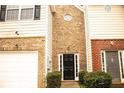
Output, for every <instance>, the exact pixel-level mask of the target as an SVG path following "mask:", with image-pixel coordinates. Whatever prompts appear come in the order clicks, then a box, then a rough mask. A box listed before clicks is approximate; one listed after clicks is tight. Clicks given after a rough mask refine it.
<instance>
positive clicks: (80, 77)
mask: <svg viewBox="0 0 124 93" xmlns="http://www.w3.org/2000/svg"><path fill="white" fill-rule="evenodd" d="M86 73H87V72H86V71H80V72H79V83H80V84H83V83H84V76H85V74H86Z"/></svg>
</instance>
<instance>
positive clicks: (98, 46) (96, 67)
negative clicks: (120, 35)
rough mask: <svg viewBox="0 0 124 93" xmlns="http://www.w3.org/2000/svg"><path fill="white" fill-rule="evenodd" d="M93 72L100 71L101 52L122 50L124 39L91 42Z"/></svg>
mask: <svg viewBox="0 0 124 93" xmlns="http://www.w3.org/2000/svg"><path fill="white" fill-rule="evenodd" d="M91 46H92V65H93V71H101V55H100V51H101V50H107V51H108V50H109V51H117V50H124V39H118V40H116V39H115V40H114V39H112V40H111V39H109V40H91Z"/></svg>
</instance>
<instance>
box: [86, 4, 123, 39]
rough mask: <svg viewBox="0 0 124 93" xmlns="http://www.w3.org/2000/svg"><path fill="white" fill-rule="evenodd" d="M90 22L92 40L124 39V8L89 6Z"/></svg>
mask: <svg viewBox="0 0 124 93" xmlns="http://www.w3.org/2000/svg"><path fill="white" fill-rule="evenodd" d="M88 22H89V23H88V24H89V31H90V37H91V39H124V6H119V5H117V6H115V5H114V6H111V12H106V11H105V6H104V5H102V6H99V5H97V6H88Z"/></svg>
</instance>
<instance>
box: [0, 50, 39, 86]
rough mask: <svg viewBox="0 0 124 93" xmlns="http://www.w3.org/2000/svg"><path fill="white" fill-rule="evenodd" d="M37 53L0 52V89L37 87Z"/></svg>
mask: <svg viewBox="0 0 124 93" xmlns="http://www.w3.org/2000/svg"><path fill="white" fill-rule="evenodd" d="M37 80H38V52H36V51H20V52H13V51H12V52H0V88H2V87H6V88H10V87H13V88H28V87H29V88H31V87H37Z"/></svg>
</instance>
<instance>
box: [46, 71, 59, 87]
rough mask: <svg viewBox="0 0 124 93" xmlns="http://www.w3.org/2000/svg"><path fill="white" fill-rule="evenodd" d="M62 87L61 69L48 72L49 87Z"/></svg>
mask: <svg viewBox="0 0 124 93" xmlns="http://www.w3.org/2000/svg"><path fill="white" fill-rule="evenodd" d="M60 87H61V73H60V72H59V71H54V72H50V73H48V74H47V88H60Z"/></svg>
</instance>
